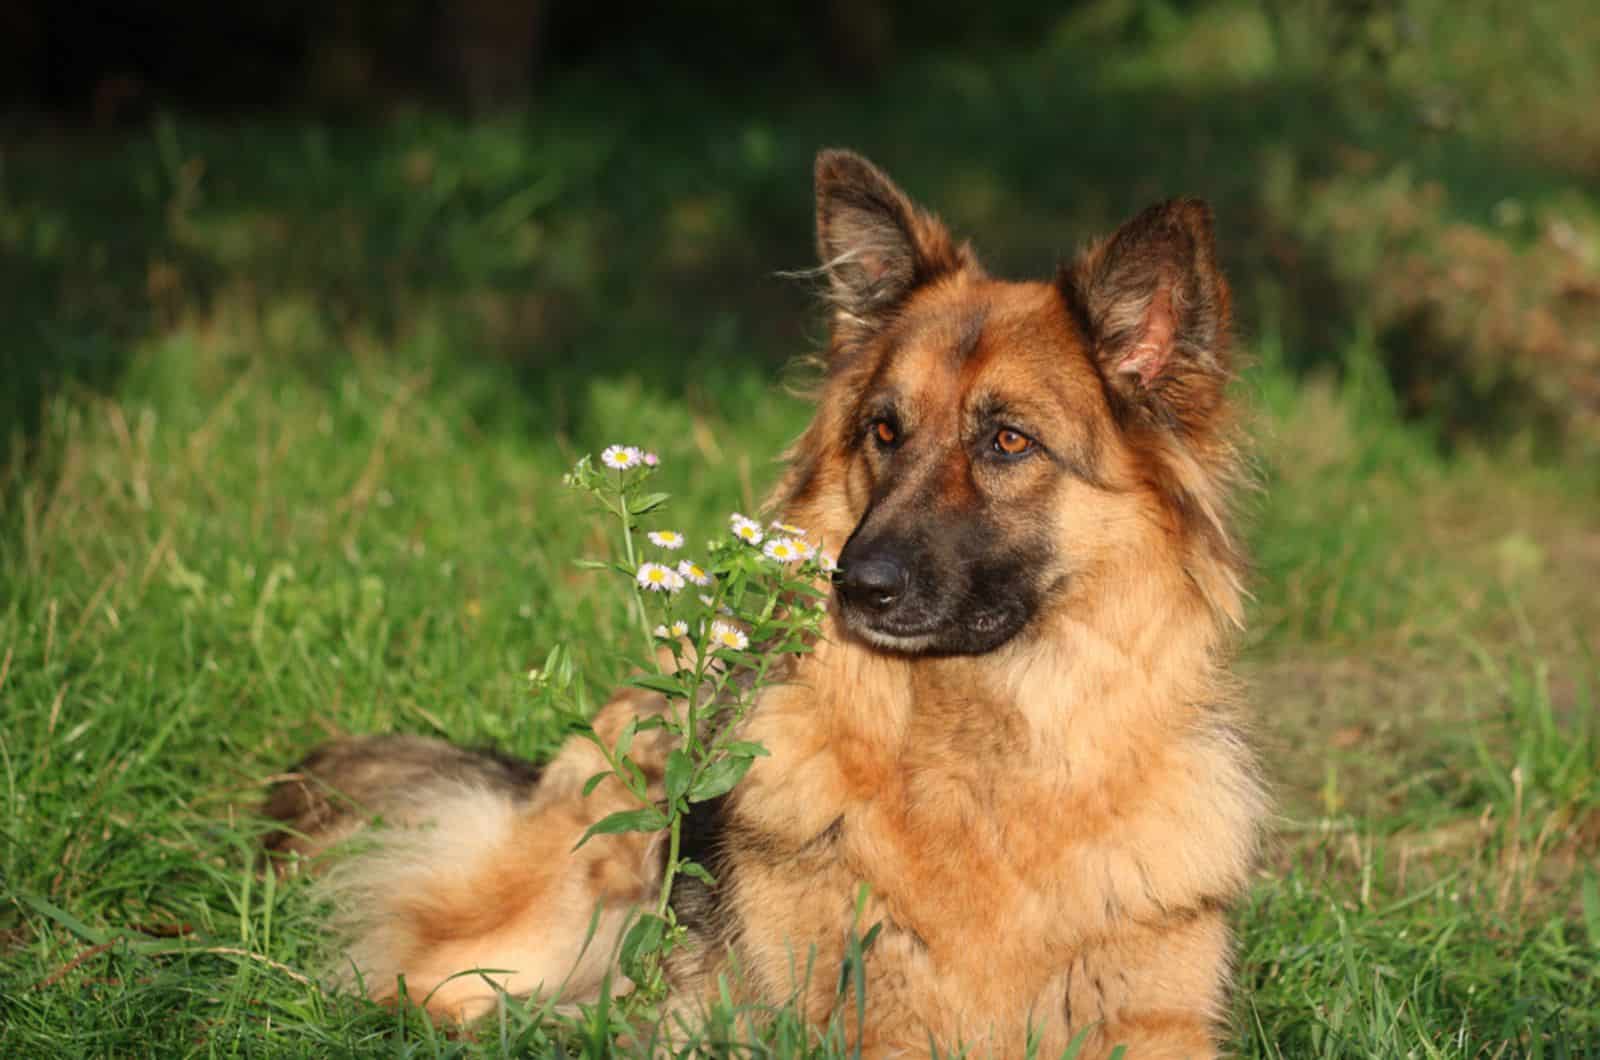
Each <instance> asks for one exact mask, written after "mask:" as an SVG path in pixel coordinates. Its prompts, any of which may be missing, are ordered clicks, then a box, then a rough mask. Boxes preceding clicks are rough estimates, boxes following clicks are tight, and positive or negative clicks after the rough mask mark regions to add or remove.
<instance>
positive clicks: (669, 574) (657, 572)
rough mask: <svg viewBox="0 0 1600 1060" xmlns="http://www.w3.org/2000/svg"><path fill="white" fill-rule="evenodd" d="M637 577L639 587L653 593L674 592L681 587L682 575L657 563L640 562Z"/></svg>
mask: <svg viewBox="0 0 1600 1060" xmlns="http://www.w3.org/2000/svg"><path fill="white" fill-rule="evenodd" d="M637 578H638V582H639V587H640V588H641V589H649V590H650V591H651V592H653V593H675V592H677V591H678V590H679V589H682V588H683V576H682V575H681V574H679V573H678V572H677V571H675V570H673V569H672V568H671V567H665V566H662V565H661V564H659V563H645V564H642V565H641V566H640V567H639V574H638V576H637Z"/></svg>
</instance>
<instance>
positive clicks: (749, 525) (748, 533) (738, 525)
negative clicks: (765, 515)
mask: <svg viewBox="0 0 1600 1060" xmlns="http://www.w3.org/2000/svg"><path fill="white" fill-rule="evenodd" d="M728 525H729V526H730V527H732V528H733V536H734V537H737V538H738V539H739V540H741V541H747V542H749V543H750V544H752V545H759V544H761V541H762V538H764V537H765V536H766V535H765V534H763V533H762V532H761V524H760V523H758V522H756V521H755V520H754V519H747V518H745V517H744V516H742V515H740V514H739V513H738V512H734V513H733V515H732V516H731V517H729V519H728Z"/></svg>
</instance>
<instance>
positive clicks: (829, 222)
mask: <svg viewBox="0 0 1600 1060" xmlns="http://www.w3.org/2000/svg"><path fill="white" fill-rule="evenodd" d="M816 185H817V253H818V255H819V256H820V257H821V262H822V264H821V271H822V273H823V275H824V276H826V277H827V280H828V299H829V302H830V303H831V304H832V306H833V309H834V328H835V331H836V333H837V334H839V335H840V336H841V337H845V338H851V337H860V336H862V335H863V334H870V333H871V332H873V331H875V330H877V329H878V328H879V327H881V326H882V325H883V323H884V321H885V320H886V319H887V318H888V316H889V315H890V314H891V313H892V312H893V311H894V310H895V308H896V307H897V306H899V305H900V303H901V302H903V301H904V300H905V298H906V296H907V295H908V294H910V293H911V292H912V291H913V290H915V289H916V288H917V287H919V286H921V285H922V284H925V283H927V282H929V281H930V280H933V279H935V278H937V277H939V276H943V275H947V274H949V273H953V272H956V271H958V270H960V269H962V268H966V267H969V266H975V265H976V262H975V261H974V260H973V257H972V253H971V251H970V250H969V249H968V248H967V247H966V246H959V247H958V246H956V245H955V244H954V242H953V241H952V240H951V238H950V233H949V231H948V230H946V228H945V227H944V225H943V224H942V223H941V222H940V221H939V219H938V218H936V217H934V216H932V215H931V214H927V213H924V212H923V211H921V210H919V209H917V207H916V205H915V204H913V203H912V201H911V200H910V199H909V198H907V197H906V194H905V193H904V192H903V191H901V190H900V189H899V188H897V187H895V184H894V181H892V180H890V179H889V178H888V176H887V175H886V174H884V172H883V171H882V170H880V169H879V168H878V167H877V166H874V165H873V164H872V163H871V162H868V161H867V160H866V159H865V158H862V157H861V156H860V155H858V154H855V153H853V152H850V151H822V152H820V153H819V154H818V155H817V164H816Z"/></svg>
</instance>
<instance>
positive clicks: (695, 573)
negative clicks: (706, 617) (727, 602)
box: [678, 559, 711, 607]
mask: <svg viewBox="0 0 1600 1060" xmlns="http://www.w3.org/2000/svg"><path fill="white" fill-rule="evenodd" d="M678 573H679V574H681V575H683V577H684V580H685V581H691V582H694V584H696V585H698V586H700V587H701V588H702V589H703V588H705V587H706V586H707V585H710V584H711V575H709V574H707V573H706V572H705V570H704V568H702V567H701V566H700V564H698V563H696V562H695V561H694V560H692V559H686V560H683V561H682V562H680V563H679V564H678ZM700 599H702V600H705V601H706V606H707V607H710V606H711V598H710V597H708V596H702V597H701V598H700Z"/></svg>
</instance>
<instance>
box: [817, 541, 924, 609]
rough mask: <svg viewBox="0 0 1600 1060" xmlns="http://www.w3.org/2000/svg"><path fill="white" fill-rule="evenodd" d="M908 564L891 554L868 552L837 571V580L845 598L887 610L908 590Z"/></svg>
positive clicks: (860, 605) (854, 603) (871, 607)
mask: <svg viewBox="0 0 1600 1060" xmlns="http://www.w3.org/2000/svg"><path fill="white" fill-rule="evenodd" d="M909 580H910V579H909V575H908V574H907V571H906V568H905V566H904V565H903V564H901V563H900V562H899V561H898V560H896V559H894V558H893V557H890V556H883V555H878V556H869V557H867V558H865V559H861V560H857V561H856V562H854V563H851V564H849V565H848V566H846V567H844V568H843V569H842V570H840V571H839V573H837V574H835V575H834V584H835V585H837V586H838V587H839V592H840V593H841V594H843V596H844V598H845V599H846V600H848V601H849V602H850V603H851V604H852V605H854V606H856V607H862V608H867V609H869V610H873V611H886V610H888V609H889V608H890V607H892V606H893V605H894V602H895V601H896V600H898V599H899V598H900V596H901V595H902V594H903V593H904V592H905V590H906V583H907V582H908V581H909Z"/></svg>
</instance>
